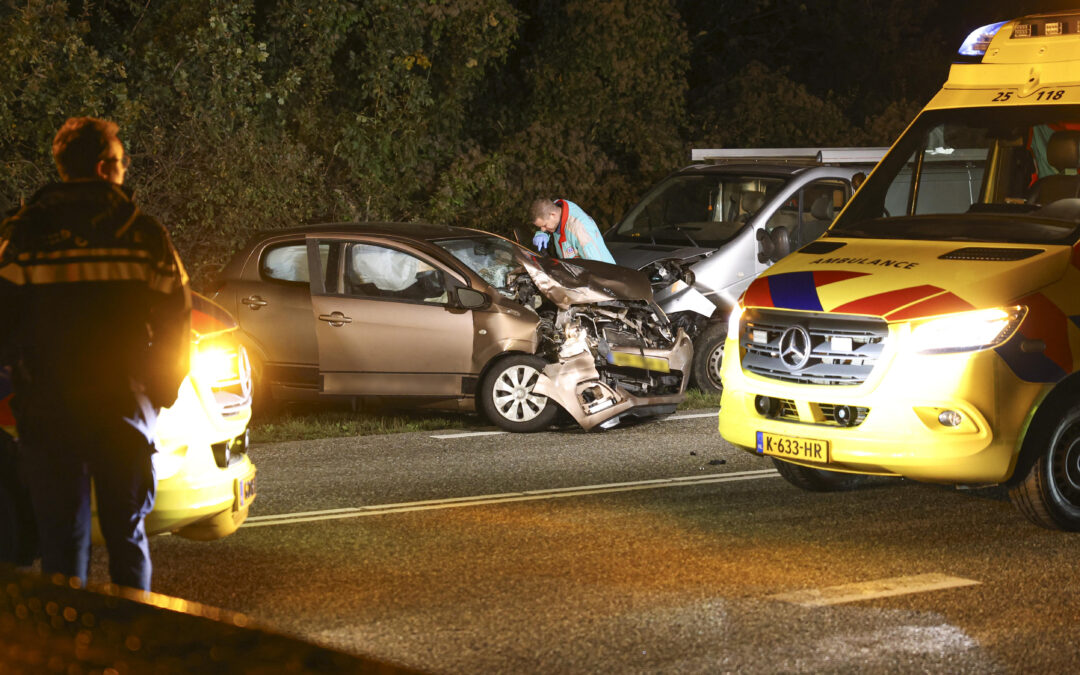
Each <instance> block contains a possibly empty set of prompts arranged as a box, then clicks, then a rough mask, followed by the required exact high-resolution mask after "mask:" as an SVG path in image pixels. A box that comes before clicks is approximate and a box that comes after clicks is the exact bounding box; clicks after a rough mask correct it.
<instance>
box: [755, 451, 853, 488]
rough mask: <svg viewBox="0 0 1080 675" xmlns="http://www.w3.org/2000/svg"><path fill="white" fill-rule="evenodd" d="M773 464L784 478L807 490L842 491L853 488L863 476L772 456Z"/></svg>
mask: <svg viewBox="0 0 1080 675" xmlns="http://www.w3.org/2000/svg"><path fill="white" fill-rule="evenodd" d="M773 464H774V465H775V466H776V470H777V471H779V472H780V475H781V476H783V478H784V480H786V481H787V482H789V483H791V484H792V485H794V486H795V487H797V488H799V489H801V490H806V491H807V492H843V491H845V490H851V489H853V488H855V487H856V486H857V485H858V484H859V483H861V482H863V479H864V478H865V476H860V475H859V474H854V473H840V472H838V471H826V470H825V469H811V468H810V467H808V466H802V465H801V464H792V463H791V462H785V461H784V460H782V459H776V458H773Z"/></svg>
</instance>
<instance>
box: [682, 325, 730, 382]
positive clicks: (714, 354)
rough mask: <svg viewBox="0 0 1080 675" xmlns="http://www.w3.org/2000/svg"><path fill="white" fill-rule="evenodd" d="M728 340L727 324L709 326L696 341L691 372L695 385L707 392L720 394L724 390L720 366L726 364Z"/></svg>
mask: <svg viewBox="0 0 1080 675" xmlns="http://www.w3.org/2000/svg"><path fill="white" fill-rule="evenodd" d="M726 341H727V324H726V323H723V322H721V323H714V324H712V325H710V326H708V327H707V328H706V329H705V330H704V331H702V333H701V335H699V336H698V339H697V340H695V341H694V360H693V362H692V363H691V364H690V373H691V375H693V376H694V385H695V386H696V387H697V388H698V389H700V390H701V391H703V392H705V393H707V394H719V393H720V392H722V391H723V390H724V385H723V384H721V382H720V367H721V366H723V364H724V343H725V342H726Z"/></svg>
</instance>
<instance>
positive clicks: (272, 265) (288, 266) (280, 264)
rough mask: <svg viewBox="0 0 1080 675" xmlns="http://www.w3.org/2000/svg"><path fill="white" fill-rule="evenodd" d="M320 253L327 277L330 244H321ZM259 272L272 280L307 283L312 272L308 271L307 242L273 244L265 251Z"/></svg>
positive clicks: (324, 274) (324, 275)
mask: <svg viewBox="0 0 1080 675" xmlns="http://www.w3.org/2000/svg"><path fill="white" fill-rule="evenodd" d="M319 253H320V258H321V262H322V268H323V278H326V268H327V264H328V259H329V256H330V245H329V244H320V245H319ZM259 274H260V275H261V276H262V278H264V279H268V280H270V281H284V282H287V283H294V284H307V283H308V282H309V281H310V277H311V274H310V273H309V271H308V253H307V243H306V242H303V241H299V242H289V243H287V244H278V245H276V246H272V247H270V248H268V249H266V251H264V252H263V255H262V261H261V262H260V263H259Z"/></svg>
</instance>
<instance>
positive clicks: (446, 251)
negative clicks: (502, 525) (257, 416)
mask: <svg viewBox="0 0 1080 675" xmlns="http://www.w3.org/2000/svg"><path fill="white" fill-rule="evenodd" d="M221 281H222V285H221V288H220V290H219V291H218V293H217V295H216V297H215V299H216V300H217V302H219V303H221V304H223V305H224V306H225V307H226V308H227V309H229V310H230V311H232V312H233V313H234V314H235V315H236V316H237V317H238V318H239V321H240V327H241V330H242V332H243V335H244V339H245V344H246V346H247V348H248V351H249V353H250V354H251V355H252V366H253V371H254V375H255V384H256V397H257V398H256V402H257V403H258V402H259V399H260V398H262V399H263V402H264V403H265V402H267V401H268V400H277V401H282V400H298V399H319V398H328V397H334V398H340V397H347V398H380V399H393V401H394V402H395V403H401V402H403V401H407V402H411V403H412V404H413V405H416V406H422V407H429V408H442V409H458V410H471V409H474V408H475V409H478V410H479V411H480V412H482V413H483V414H485V415H486V416H487V417H488V418H489V419H490V420H491V421H492V422H494V423H495V424H496V425H498V426H499V427H501V428H503V429H506V430H508V431H538V430H541V429H544V428H547V427H548V426H550V425H551V424H552V423H553V422H554V421H555V418H556V415H557V414H558V410H559V409H560V408H561V409H563V410H565V411H566V412H567V413H568V414H569V415H570V416H571V417H572V418H573V419H574V420H575V421H576V422H577V423H578V424H580V425H581V426H582V427H583V428H584V429H587V430H588V429H593V428H595V427H598V426H599V427H603V428H607V427H611V426H615V425H616V424H618V423H619V421H620V420H622V419H623V418H625V417H627V416H633V417H650V416H656V415H663V414H668V413H671V412H673V411H674V410H675V407H676V405H677V404H678V403H679V402H680V401H681V400H682V398H683V396H684V392H685V389H686V382H687V377H688V373H689V364H690V362H691V359H692V356H693V347H692V346H691V343H690V340H689V339H688V338H687V337H686V335H685V334H684V333H683V332H682V331H681V330H673V329H672V327H671V325H670V323H669V322H668V320H667V318H666V317H665V316H664V313H663V311H661V310H660V309H659V308H658V307H657V306H656V304H655V303H654V302H653V300H652V290H651V288H650V286H649V282H648V279H646V278H645V276H644V275H642V274H641V273H640V272H637V271H635V270H630V269H626V268H622V267H616V266H614V265H608V264H606V263H601V262H596V261H591V260H574V261H559V260H553V259H550V258H542V257H538V256H536V255H534V254H533V253H531V252H530V251H528V250H527V249H525V248H523V247H521V246H519V245H517V244H515V243H513V242H511V241H509V240H507V239H504V238H502V237H498V236H496V235H492V234H490V233H487V232H480V231H476V230H469V229H464V228H452V227H443V226H434V225H408V224H344V225H322V226H315V227H307V228H302V229H294V230H286V231H276V232H272V233H267V234H265V235H263V236H261V237H259V238H257V239H256V240H254V241H252V242H251V243H250V244H249V245H248V246H246V247H245V248H244V249H242V250H241V251H240V252H239V253H237V255H236V256H234V258H233V260H232V261H231V262H230V263H229V264H228V265H227V266H226V268H225V269H224V270H223V272H222V276H221Z"/></svg>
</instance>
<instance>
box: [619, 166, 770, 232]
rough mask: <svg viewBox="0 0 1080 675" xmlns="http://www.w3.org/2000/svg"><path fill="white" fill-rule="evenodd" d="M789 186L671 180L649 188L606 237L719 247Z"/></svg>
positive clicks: (757, 179)
mask: <svg viewBox="0 0 1080 675" xmlns="http://www.w3.org/2000/svg"><path fill="white" fill-rule="evenodd" d="M784 183H785V181H784V180H783V179H780V178H775V177H764V176H745V175H730V174H707V173H702V174H696V175H679V176H671V177H670V178H668V179H667V180H664V181H662V182H661V183H660V184H659V185H657V186H656V187H654V188H653V189H652V190H650V191H649V192H648V193H647V194H646V195H645V197H644V198H643V199H642V200H641V201H640V202H639V203H638V204H637V206H635V207H634V208H633V210H631V211H630V213H629V214H628V215H627V216H626V218H625V219H624V220H623V221H622V222H621V223H619V224H618V225H617V226H616V227H615V228H613V229H612V230H610V231H609V232H608V233H607V235H606V237H605V238H607V239H609V240H612V241H635V242H640V241H647V242H650V243H653V244H678V245H690V246H702V247H709V248H715V247H718V246H721V245H723V244H724V242H726V241H728V240H730V239H731V238H732V237H734V236H735V235H736V234H738V232H739V231H740V230H741V229H742V228H743V226H745V224H746V223H747V222H748V221H749V220H750V219H751V218H753V217H754V216H755V215H756V214H757V212H758V211H759V210H760V209H761V208H762V207H763V206H764V205H765V204H767V203H769V201H770V200H771V199H772V198H773V196H774V195H775V194H776V193H778V192H779V191H780V190H781V189H783V187H784Z"/></svg>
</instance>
